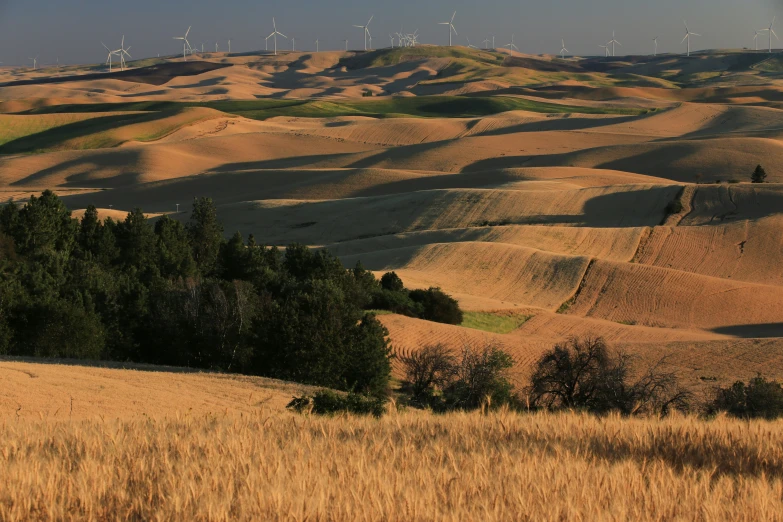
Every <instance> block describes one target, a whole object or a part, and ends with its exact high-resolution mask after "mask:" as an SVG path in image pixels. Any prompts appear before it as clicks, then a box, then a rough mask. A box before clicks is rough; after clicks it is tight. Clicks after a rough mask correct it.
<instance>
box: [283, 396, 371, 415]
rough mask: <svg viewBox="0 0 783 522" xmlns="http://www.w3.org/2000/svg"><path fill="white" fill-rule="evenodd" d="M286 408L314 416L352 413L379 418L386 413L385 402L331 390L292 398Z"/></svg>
mask: <svg viewBox="0 0 783 522" xmlns="http://www.w3.org/2000/svg"><path fill="white" fill-rule="evenodd" d="M286 408H289V409H292V410H294V411H296V412H297V413H315V414H316V415H334V414H337V413H353V414H356V415H372V416H373V417H380V416H382V415H383V414H384V412H385V411H386V402H385V400H383V399H380V398H378V397H371V396H369V395H360V394H358V393H348V394H347V395H344V394H339V393H337V392H335V391H332V390H319V391H317V392H315V393H314V394H313V395H312V396H310V395H303V396H301V397H294V398H293V400H292V401H291V402H289V403H288V405H287V406H286Z"/></svg>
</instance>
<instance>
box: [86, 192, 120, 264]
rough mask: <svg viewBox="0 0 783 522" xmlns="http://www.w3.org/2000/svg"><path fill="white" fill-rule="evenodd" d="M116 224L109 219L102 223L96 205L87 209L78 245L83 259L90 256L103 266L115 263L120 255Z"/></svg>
mask: <svg viewBox="0 0 783 522" xmlns="http://www.w3.org/2000/svg"><path fill="white" fill-rule="evenodd" d="M115 228H116V226H115V223H114V221H113V220H112V219H111V218H109V219H107V220H106V222H103V221H101V219H100V218H99V216H98V210H97V209H96V208H95V206H94V205H90V206H88V207H87V210H85V212H84V216H82V220H81V223H80V224H79V232H78V236H77V239H76V240H77V243H78V245H79V250H80V253H81V255H82V257H83V258H84V257H87V256H90V257H92V258H93V259H95V260H96V261H98V262H99V263H101V264H103V265H109V264H111V263H113V262H114V261H115V260H116V259H117V256H118V255H119V250H118V248H117V240H116V238H115V236H114V231H115Z"/></svg>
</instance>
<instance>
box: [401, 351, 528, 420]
mask: <svg viewBox="0 0 783 522" xmlns="http://www.w3.org/2000/svg"><path fill="white" fill-rule="evenodd" d="M401 361H402V363H403V366H404V367H405V374H406V382H405V385H404V389H405V390H406V391H407V392H408V393H409V394H410V396H411V403H412V404H413V405H414V406H419V407H430V408H432V409H433V410H435V411H441V412H442V411H449V410H473V409H477V408H481V407H483V406H485V405H489V406H491V407H499V406H502V405H504V404H509V403H516V402H517V400H516V397H515V395H514V394H513V386H512V384H511V383H510V382H509V380H508V378H507V371H508V369H509V368H511V367H512V366H513V364H514V360H513V359H512V358H511V356H510V355H508V354H507V353H506V352H504V351H503V350H501V349H500V348H498V347H497V346H493V345H485V346H476V345H473V344H469V343H468V344H465V345H464V346H463V348H462V352H461V354H460V356H459V357H455V356H454V355H453V354H451V353H450V352H449V351H448V350H447V349H446V348H445V347H444V346H442V345H431V346H425V347H423V348H422V349H421V350H420V351H419V352H417V353H415V354H413V355H410V356H407V357H403V358H401Z"/></svg>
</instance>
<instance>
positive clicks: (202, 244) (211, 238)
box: [187, 198, 223, 275]
mask: <svg viewBox="0 0 783 522" xmlns="http://www.w3.org/2000/svg"><path fill="white" fill-rule="evenodd" d="M187 231H188V236H189V237H190V245H191V248H192V249H193V259H194V260H195V262H196V266H198V269H199V271H200V272H201V274H203V275H208V274H210V273H212V271H213V270H214V269H215V265H216V264H217V260H218V254H219V253H220V245H221V244H222V243H223V225H221V224H220V222H219V221H218V219H217V209H216V208H215V204H214V203H213V202H212V200H211V199H210V198H195V199H194V200H193V213H192V214H191V216H190V221H189V222H188V225H187Z"/></svg>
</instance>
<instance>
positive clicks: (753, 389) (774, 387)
mask: <svg viewBox="0 0 783 522" xmlns="http://www.w3.org/2000/svg"><path fill="white" fill-rule="evenodd" d="M706 410H707V413H708V414H715V413H717V412H720V411H725V412H726V413H728V414H729V415H731V416H733V417H741V418H746V419H752V418H759V417H760V418H764V419H768V420H772V419H776V418H778V417H783V386H781V385H780V383H777V382H775V381H770V380H767V379H765V378H764V377H762V376H761V375H758V376H756V377H754V378H753V379H751V380H750V381H748V383H747V384H745V383H744V382H742V381H737V382H735V383H734V384H732V385H731V386H729V387H728V388H720V387H718V388H716V389H715V390H714V391H713V397H712V400H711V401H710V402H709V403H708V404H707V406H706Z"/></svg>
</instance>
